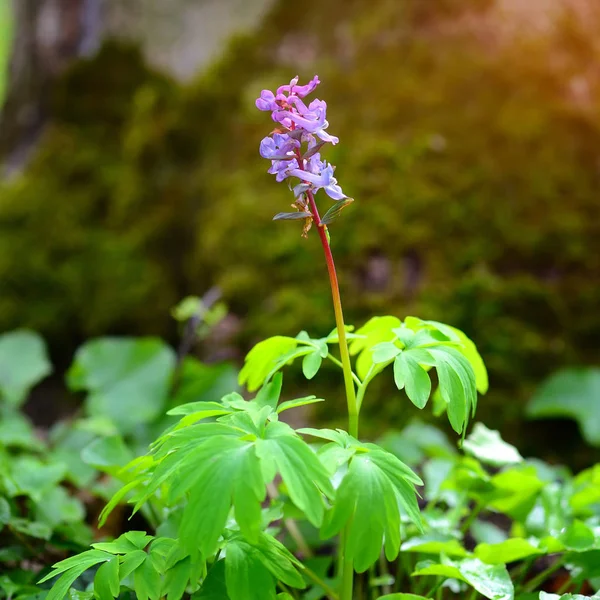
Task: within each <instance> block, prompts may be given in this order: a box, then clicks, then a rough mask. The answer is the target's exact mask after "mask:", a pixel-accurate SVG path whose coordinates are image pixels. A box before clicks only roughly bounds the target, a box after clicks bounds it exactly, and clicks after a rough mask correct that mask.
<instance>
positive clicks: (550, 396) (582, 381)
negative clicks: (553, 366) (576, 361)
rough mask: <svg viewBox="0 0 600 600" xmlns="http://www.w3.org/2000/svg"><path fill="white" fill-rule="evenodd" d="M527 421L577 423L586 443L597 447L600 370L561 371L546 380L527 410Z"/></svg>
mask: <svg viewBox="0 0 600 600" xmlns="http://www.w3.org/2000/svg"><path fill="white" fill-rule="evenodd" d="M527 415H528V416H529V417H530V418H534V419H535V418H538V419H539V418H544V417H567V418H572V419H575V420H576V421H577V423H578V424H579V427H580V428H581V432H582V434H583V437H584V438H585V440H586V441H587V442H588V443H589V444H592V445H594V446H600V369H598V368H588V369H583V368H580V369H564V370H562V371H559V372H558V373H555V374H554V375H552V376H551V377H550V378H548V379H547V380H546V381H545V382H544V383H543V384H542V385H541V386H540V387H539V389H538V390H537V391H536V393H535V395H534V396H533V398H532V399H531V402H530V403H529V404H528V406H527Z"/></svg>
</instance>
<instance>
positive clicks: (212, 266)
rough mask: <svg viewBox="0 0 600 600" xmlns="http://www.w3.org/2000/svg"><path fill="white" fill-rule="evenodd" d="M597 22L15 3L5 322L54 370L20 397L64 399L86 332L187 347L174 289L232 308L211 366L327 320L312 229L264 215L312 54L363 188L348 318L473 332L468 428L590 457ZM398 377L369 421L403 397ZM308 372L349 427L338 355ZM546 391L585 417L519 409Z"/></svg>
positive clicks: (360, 8) (325, 3)
mask: <svg viewBox="0 0 600 600" xmlns="http://www.w3.org/2000/svg"><path fill="white" fill-rule="evenodd" d="M598 31H600V4H599V3H598V2H597V0H527V1H525V0H305V1H304V2H302V3H290V2H288V1H285V0H169V1H166V0H162V1H160V0H127V1H126V2H123V1H119V0H12V1H11V0H0V102H1V104H2V111H1V113H0V172H1V177H0V332H6V331H12V330H15V329H19V328H26V329H31V330H34V331H36V332H38V333H39V334H40V335H41V336H43V338H44V339H45V340H46V343H47V345H48V348H49V352H50V356H51V358H52V361H53V363H54V365H55V374H54V376H53V379H50V380H47V381H46V383H44V384H43V385H42V387H41V388H40V389H39V390H38V391H37V392H36V393H35V394H34V396H33V397H32V400H31V401H30V402H29V403H28V405H27V407H26V409H27V410H28V411H29V413H30V414H31V415H32V416H33V417H34V419H35V418H37V420H38V421H39V422H44V419H46V420H47V419H48V418H49V417H48V414H51V415H54V414H58V415H60V414H64V413H65V411H67V412H68V410H70V408H69V407H71V408H72V407H73V406H74V404H73V401H72V400H70V399H68V397H67V393H66V392H65V391H63V388H64V384H63V383H62V380H63V375H64V371H65V369H66V368H67V367H68V365H69V364H70V362H71V361H72V358H73V355H74V352H75V350H76V349H77V347H78V346H80V345H81V344H82V343H83V342H84V341H85V340H88V339H90V338H93V337H97V336H106V335H127V336H160V337H162V338H164V339H165V340H167V341H168V342H170V343H172V344H174V345H176V344H177V343H178V340H179V336H180V331H179V330H178V324H177V322H176V321H175V320H174V319H173V318H172V316H171V310H172V308H173V306H174V305H176V304H177V302H178V301H179V300H181V299H182V298H184V297H186V296H188V295H197V296H202V295H204V294H205V293H206V292H207V291H208V290H210V289H213V288H217V289H219V290H220V292H221V294H222V299H223V301H224V302H225V303H226V305H227V307H228V314H227V316H226V317H225V318H223V319H222V320H221V321H220V322H219V324H218V325H216V326H215V327H214V328H213V329H212V331H211V334H210V335H209V336H208V337H207V338H206V339H205V340H204V342H203V343H202V344H201V345H199V346H198V347H197V348H196V349H195V352H197V353H198V355H199V356H200V357H201V358H202V359H204V360H206V361H218V360H229V361H232V362H234V363H237V364H238V365H239V364H240V361H241V360H242V358H243V356H244V353H245V352H246V351H247V350H248V348H249V347H250V346H251V345H252V344H253V343H255V342H256V341H258V340H260V339H263V338H265V337H267V336H270V335H274V334H282V335H292V336H294V335H296V334H297V333H298V331H300V330H301V329H306V330H308V331H309V332H310V333H311V335H314V336H318V335H325V334H326V333H328V332H329V331H330V330H331V329H332V327H333V314H332V309H331V305H330V289H329V284H328V280H327V277H326V270H325V265H324V262H323V259H322V256H321V248H320V245H319V242H318V239H317V237H316V236H309V239H308V240H304V239H302V238H301V237H300V230H299V228H298V227H295V226H294V224H292V223H286V222H283V223H280V222H278V223H273V222H272V221H271V218H272V216H273V215H274V214H275V213H277V212H280V211H282V210H286V208H287V207H288V205H289V204H290V202H291V196H290V194H289V193H288V192H287V189H286V188H285V186H282V185H276V184H275V183H274V181H273V180H272V177H271V176H269V175H267V174H266V165H265V162H264V161H263V160H262V159H260V157H259V156H258V144H259V141H260V139H261V138H262V137H263V136H265V135H266V134H267V133H268V131H269V130H270V127H271V125H270V121H269V119H268V116H267V115H265V114H264V113H260V112H258V111H257V110H256V109H255V107H254V99H255V98H256V96H257V95H258V93H259V92H260V90H261V89H263V88H270V89H273V88H274V87H277V86H278V85H281V84H282V83H285V82H287V81H289V80H290V79H291V77H293V76H294V75H296V74H298V75H300V78H301V81H302V80H304V81H306V80H307V79H308V78H310V77H312V76H313V75H314V74H315V73H317V74H319V76H320V78H321V81H322V85H321V86H320V87H319V89H318V93H317V96H318V97H319V98H322V99H325V100H326V101H327V103H328V105H329V114H328V119H329V121H330V131H331V132H332V133H333V134H335V135H338V136H339V138H340V143H339V145H337V146H335V148H331V149H328V155H327V158H328V160H331V162H332V163H333V164H336V165H337V167H338V169H337V172H336V175H337V178H338V180H339V182H340V184H341V185H342V186H343V188H344V191H345V192H346V193H347V194H349V195H350V196H352V197H354V198H355V199H356V202H355V203H354V204H353V205H352V207H351V208H349V209H348V210H347V211H345V213H344V215H343V218H341V219H340V220H339V221H337V222H336V223H335V224H334V225H333V226H332V228H331V234H332V243H333V249H334V253H335V255H336V257H337V263H338V268H339V271H340V278H341V285H342V294H343V297H344V298H345V311H346V316H347V321H348V322H350V323H355V324H357V325H359V324H361V323H362V322H364V321H365V320H366V319H367V318H369V317H370V316H372V315H383V314H394V315H397V316H400V317H403V316H405V315H416V316H419V317H422V318H428V319H435V320H439V321H444V322H447V323H450V324H452V325H454V326H456V327H459V328H461V329H463V330H464V331H465V332H466V333H467V334H468V335H469V336H470V337H471V338H472V339H473V340H474V341H475V342H476V343H477V345H478V347H479V349H480V352H481V354H482V355H483V358H484V360H485V362H486V364H487V366H488V368H489V371H490V386H491V390H490V392H489V393H488V395H487V396H486V397H485V398H484V399H482V401H481V403H480V409H479V413H478V419H479V420H482V421H483V422H485V423H486V424H487V425H488V426H489V427H491V428H494V429H500V431H501V432H502V434H503V436H504V437H505V438H506V439H507V440H508V441H510V442H512V443H516V444H518V445H519V447H520V449H521V450H522V452H523V454H525V455H526V454H528V453H536V454H538V455H540V454H541V455H543V456H545V457H546V458H550V459H551V460H553V459H554V460H561V461H565V460H566V461H567V462H571V463H572V464H575V465H580V466H585V465H588V464H591V461H592V460H593V458H594V457H595V458H596V459H597V458H598V450H597V447H598V446H600V370H599V369H598V368H597V365H599V364H600V310H599V306H600V218H599V214H598V207H599V190H600V37H599V36H598ZM1 369H2V365H0V370H1ZM297 371H299V369H297ZM557 373H558V375H556V374H557ZM286 377H288V379H289V384H290V385H291V386H292V389H293V387H294V386H295V387H296V389H300V388H302V389H303V390H304V391H306V390H305V388H306V382H305V381H304V380H303V379H302V377H301V376H300V375H299V374H298V373H294V372H292V373H290V375H289V376H286ZM548 377H551V380H550V384H548V379H547V378H548ZM557 377H558V384H556V381H557V380H556V378H557ZM565 377H566V378H567V379H565ZM552 381H554V384H552ZM544 382H545V383H544ZM389 384H390V385H389V388H388V387H386V383H385V382H383V383H381V384H380V387H379V388H378V389H377V390H375V389H374V391H373V394H374V397H375V398H377V399H378V400H376V401H374V402H373V403H372V404H371V405H370V406H368V407H366V408H365V411H366V412H365V419H366V422H367V425H366V427H365V432H367V433H369V434H370V435H372V436H376V435H377V434H378V432H381V431H382V430H383V429H384V428H385V427H387V426H388V425H389V423H390V422H392V423H397V424H398V425H401V424H403V423H405V422H406V421H407V419H408V418H409V417H412V416H414V413H413V412H411V410H412V409H411V408H409V407H408V402H404V401H401V399H398V394H397V392H396V394H395V395H394V393H393V386H392V384H391V381H390V382H389ZM315 385H316V386H317V388H318V389H317V391H315V393H320V394H323V395H325V397H327V398H331V399H332V402H331V403H330V404H327V405H326V407H325V408H324V409H321V412H320V413H317V414H316V415H314V417H313V418H316V419H319V420H323V421H328V422H336V420H339V422H340V423H341V422H342V421H343V410H344V401H343V399H342V398H341V396H340V394H341V392H342V387H341V381H340V377H339V374H338V373H337V372H336V371H331V372H329V371H328V372H326V375H325V376H324V377H322V378H321V379H319V380H317V381H315V383H314V384H312V383H311V391H313V390H314V386H315ZM548 385H549V386H550V387H548ZM319 386H320V387H319ZM540 386H542V387H540ZM540 390H542V391H543V394H545V398H546V399H547V398H550V401H549V402H550V404H552V401H553V400H552V399H556V397H559V400H560V402H559V404H560V403H561V402H562V404H561V406H562V407H563V409H562V411H563V413H562V414H567V415H568V414H571V416H574V417H575V418H576V420H579V423H580V424H584V425H586V426H587V428H586V429H584V430H583V432H584V435H583V436H582V434H581V433H580V430H579V429H578V427H577V424H576V423H575V422H574V421H571V420H569V421H556V420H542V421H535V422H532V421H528V420H525V413H526V406H528V405H529V404H528V403H530V401H531V400H532V398H535V397H536V394H537V395H539V394H540ZM557 390H558V391H557ZM290 393H291V392H290ZM546 402H548V400H546ZM63 405H64V406H66V407H67V408H60V407H61V406H63ZM56 406H59V408H56ZM569 411H570V413H569ZM415 412H416V411H415ZM547 412H548V411H547ZM549 412H552V409H550V411H549ZM554 412H555V413H560V412H561V411H560V410H556V409H555V410H554ZM36 415H37V416H36ZM591 444H596V449H593V447H592V446H591Z"/></svg>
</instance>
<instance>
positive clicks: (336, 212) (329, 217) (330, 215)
mask: <svg viewBox="0 0 600 600" xmlns="http://www.w3.org/2000/svg"><path fill="white" fill-rule="evenodd" d="M353 202H354V200H353V199H352V198H346V199H345V200H341V201H340V202H337V203H336V204H334V205H333V206H332V207H331V208H330V209H329V210H328V211H327V212H326V213H325V214H324V215H323V216H322V217H321V223H323V225H329V224H330V223H333V221H335V220H336V219H337V218H338V217H339V216H340V213H341V212H342V211H343V210H344V209H345V208H347V207H348V206H350V205H351V204H352V203H353Z"/></svg>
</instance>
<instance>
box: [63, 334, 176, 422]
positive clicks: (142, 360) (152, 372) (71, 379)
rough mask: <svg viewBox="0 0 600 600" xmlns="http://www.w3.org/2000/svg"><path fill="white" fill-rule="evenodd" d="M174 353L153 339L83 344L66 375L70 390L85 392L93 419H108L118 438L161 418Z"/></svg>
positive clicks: (108, 340)
mask: <svg viewBox="0 0 600 600" xmlns="http://www.w3.org/2000/svg"><path fill="white" fill-rule="evenodd" d="M174 366H175V353H174V352H173V350H172V349H171V348H170V347H169V346H167V345H166V344H165V343H164V342H162V341H161V340H157V339H153V338H139V339H130V338H101V339H97V340H92V341H91V342H87V343H86V344H84V345H83V346H82V347H81V348H79V350H78V351H77V354H76V355H75V361H74V363H73V364H72V365H71V368H70V369H69V372H68V374H67V381H68V384H69V387H70V388H71V389H72V390H75V391H78V390H86V391H87V392H88V393H89V395H88V397H87V399H86V407H87V410H88V412H89V414H90V415H92V416H107V417H109V418H110V419H111V420H112V421H113V422H114V423H115V425H116V426H117V427H118V428H119V430H120V431H121V432H122V433H128V432H130V431H131V430H132V429H133V428H134V427H135V426H137V425H139V424H140V423H148V422H150V421H152V420H153V419H155V418H156V417H157V416H158V415H160V414H161V412H162V410H163V408H164V406H165V403H166V399H167V396H168V393H169V387H170V384H171V377H172V373H173V367H174Z"/></svg>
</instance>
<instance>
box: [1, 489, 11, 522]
mask: <svg viewBox="0 0 600 600" xmlns="http://www.w3.org/2000/svg"><path fill="white" fill-rule="evenodd" d="M9 521H10V504H9V503H8V500H6V498H3V497H2V496H0V525H6V524H7V523H8V522H9ZM0 529H1V528H0Z"/></svg>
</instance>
